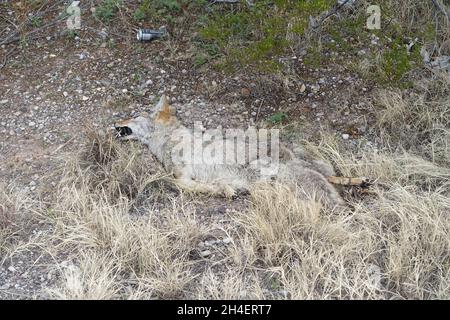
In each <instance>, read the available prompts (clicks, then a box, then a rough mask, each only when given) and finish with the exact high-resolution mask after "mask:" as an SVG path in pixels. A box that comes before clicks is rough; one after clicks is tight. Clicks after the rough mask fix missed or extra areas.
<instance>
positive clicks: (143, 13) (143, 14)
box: [133, 0, 151, 21]
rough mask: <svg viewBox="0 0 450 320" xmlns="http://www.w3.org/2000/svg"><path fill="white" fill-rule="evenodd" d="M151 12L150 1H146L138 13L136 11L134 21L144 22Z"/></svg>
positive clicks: (140, 6) (137, 10) (138, 9)
mask: <svg viewBox="0 0 450 320" xmlns="http://www.w3.org/2000/svg"><path fill="white" fill-rule="evenodd" d="M150 12H151V3H150V0H144V1H142V3H141V4H140V5H139V7H138V8H137V9H136V11H134V14H133V19H134V20H135V21H142V20H144V19H145V18H147V17H148V16H149V13H150Z"/></svg>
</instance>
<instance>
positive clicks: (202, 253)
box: [200, 250, 212, 258]
mask: <svg viewBox="0 0 450 320" xmlns="http://www.w3.org/2000/svg"><path fill="white" fill-rule="evenodd" d="M211 253H212V252H211V251H210V250H204V251H202V252H200V256H202V257H203V258H205V257H207V256H209V255H211Z"/></svg>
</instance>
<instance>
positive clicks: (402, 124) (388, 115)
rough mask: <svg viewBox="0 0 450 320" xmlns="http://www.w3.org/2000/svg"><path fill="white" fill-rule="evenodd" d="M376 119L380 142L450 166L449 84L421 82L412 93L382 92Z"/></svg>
mask: <svg viewBox="0 0 450 320" xmlns="http://www.w3.org/2000/svg"><path fill="white" fill-rule="evenodd" d="M375 98H376V104H377V106H376V107H375V108H376V109H375V110H376V111H375V116H376V118H377V123H378V127H379V133H380V136H381V138H382V139H383V140H384V141H385V142H386V143H387V144H390V145H392V146H393V147H401V148H403V149H405V150H410V152H414V153H416V154H419V155H422V154H423V155H425V156H426V157H428V159H430V160H432V161H433V162H441V163H447V164H449V163H450V108H449V107H448V106H449V105H450V80H449V79H448V77H447V78H446V77H445V76H444V75H435V78H434V79H426V80H422V81H421V82H420V83H419V84H418V85H417V88H416V90H415V91H414V92H411V93H406V92H400V91H388V90H383V91H380V92H379V93H378V95H377V96H376V97H375Z"/></svg>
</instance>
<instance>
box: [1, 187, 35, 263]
mask: <svg viewBox="0 0 450 320" xmlns="http://www.w3.org/2000/svg"><path fill="white" fill-rule="evenodd" d="M0 190H1V191H0V263H1V262H2V260H3V259H5V258H6V257H7V256H8V254H9V253H10V252H11V251H12V250H13V248H14V246H15V244H16V243H17V241H16V240H17V239H16V238H17V236H18V235H19V234H20V233H21V232H22V231H23V229H24V228H25V227H26V225H27V222H26V221H23V219H24V216H23V212H24V211H26V210H27V209H29V207H30V201H29V199H28V198H27V197H26V196H25V195H24V193H23V192H20V191H19V190H17V189H16V188H15V187H14V186H13V185H4V184H0Z"/></svg>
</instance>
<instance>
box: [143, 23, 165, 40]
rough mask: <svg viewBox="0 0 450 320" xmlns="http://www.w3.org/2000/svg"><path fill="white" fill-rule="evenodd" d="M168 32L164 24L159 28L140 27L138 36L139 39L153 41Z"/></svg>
mask: <svg viewBox="0 0 450 320" xmlns="http://www.w3.org/2000/svg"><path fill="white" fill-rule="evenodd" d="M166 34H167V30H166V27H164V26H162V27H161V28H159V29H158V30H152V29H139V30H138V32H137V34H136V38H137V40H138V41H152V40H153V39H158V38H162V37H164V36H165V35H166Z"/></svg>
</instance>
